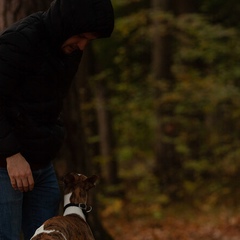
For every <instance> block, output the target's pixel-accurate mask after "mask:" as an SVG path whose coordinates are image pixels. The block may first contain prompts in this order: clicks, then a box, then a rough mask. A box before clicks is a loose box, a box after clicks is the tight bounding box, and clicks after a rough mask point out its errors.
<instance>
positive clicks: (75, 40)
mask: <svg viewBox="0 0 240 240" xmlns="http://www.w3.org/2000/svg"><path fill="white" fill-rule="evenodd" d="M96 38H97V36H96V34H95V33H82V34H79V35H75V36H72V37H70V38H68V39H67V40H66V41H65V42H64V43H63V45H62V47H61V49H62V51H63V52H64V53H65V54H71V53H72V52H74V51H75V50H78V49H79V50H81V51H83V50H84V48H85V47H86V46H87V45H88V43H89V42H90V41H91V40H93V39H96Z"/></svg>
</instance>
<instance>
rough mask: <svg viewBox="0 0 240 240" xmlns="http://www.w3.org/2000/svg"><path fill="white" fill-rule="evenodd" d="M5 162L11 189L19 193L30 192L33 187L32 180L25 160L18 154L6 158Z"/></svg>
mask: <svg viewBox="0 0 240 240" xmlns="http://www.w3.org/2000/svg"><path fill="white" fill-rule="evenodd" d="M6 160H7V171H8V175H9V177H10V180H11V184H12V187H13V188H14V189H15V190H19V191H21V192H28V191H31V190H32V189H33V187H34V180H33V176H32V171H31V168H30V165H29V164H28V162H27V160H26V159H25V158H24V157H23V156H22V155H21V154H20V153H17V154H15V155H13V156H11V157H8V158H7V159H6Z"/></svg>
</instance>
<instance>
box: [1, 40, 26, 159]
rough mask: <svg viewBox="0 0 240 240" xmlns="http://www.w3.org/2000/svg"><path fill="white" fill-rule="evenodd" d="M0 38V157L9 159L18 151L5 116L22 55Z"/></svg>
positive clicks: (16, 141)
mask: <svg viewBox="0 0 240 240" xmlns="http://www.w3.org/2000/svg"><path fill="white" fill-rule="evenodd" d="M4 39H5V38H2V37H1V38H0V156H1V157H4V158H6V157H9V156H12V155H14V154H16V153H18V152H19V151H20V146H19V143H18V140H17V138H16V136H15V135H14V132H13V129H12V126H11V124H10V122H9V119H8V118H7V116H6V109H7V108H8V105H9V104H11V100H12V98H13V97H14V96H13V95H14V93H15V92H16V89H17V83H18V81H19V76H20V74H21V71H22V69H23V68H22V67H23V65H22V64H23V61H24V57H23V56H24V54H22V53H21V51H20V50H18V49H19V47H18V46H15V45H14V44H12V43H9V42H7V41H4Z"/></svg>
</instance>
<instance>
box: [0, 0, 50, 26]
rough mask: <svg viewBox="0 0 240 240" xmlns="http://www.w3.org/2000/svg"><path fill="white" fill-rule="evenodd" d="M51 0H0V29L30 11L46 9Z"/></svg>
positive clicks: (28, 13)
mask: <svg viewBox="0 0 240 240" xmlns="http://www.w3.org/2000/svg"><path fill="white" fill-rule="evenodd" d="M50 3H51V0H41V1H34V0H17V1H16V0H0V30H3V29H5V28H6V27H8V26H10V25H11V24H12V23H14V22H16V21H18V20H19V19H21V18H24V17H25V16H27V15H30V14H31V13H34V12H37V11H43V10H46V9H47V8H48V7H49V5H50Z"/></svg>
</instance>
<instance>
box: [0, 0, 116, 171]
mask: <svg viewBox="0 0 240 240" xmlns="http://www.w3.org/2000/svg"><path fill="white" fill-rule="evenodd" d="M113 24H114V20H113V9H112V5H111V2H110V0H56V1H53V3H52V4H51V6H50V8H49V10H48V11H46V12H38V13H35V14H32V15H30V16H28V17H26V18H25V19H22V20H21V21H19V22H17V23H15V24H14V25H12V26H11V27H9V28H8V29H7V30H5V31H4V32H3V33H2V34H1V36H0V166H2V165H4V164H6V160H5V159H6V158H7V157H9V156H12V155H13V154H15V153H18V152H20V153H21V154H22V155H23V156H24V157H25V158H26V160H27V161H28V162H29V163H30V165H31V166H34V165H37V166H45V165H46V164H48V163H49V162H50V161H51V160H52V159H53V158H54V157H55V156H56V153H57V152H58V150H59V148H60V146H61V144H62V141H63V138H64V129H63V126H62V124H61V122H60V119H59V116H60V113H61V110H62V102H63V99H64V97H65V95H66V93H67V90H68V89H69V86H70V84H71V81H72V79H73V77H74V75H75V73H76V71H77V69H78V65H79V63H80V60H81V55H82V53H81V52H80V51H76V52H73V54H70V55H64V54H63V53H62V52H61V45H62V44H63V42H64V41H65V40H67V39H68V38H69V37H71V36H73V35H76V34H80V33H84V32H97V33H98V36H99V37H109V36H110V35H111V33H112V30H113Z"/></svg>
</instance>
